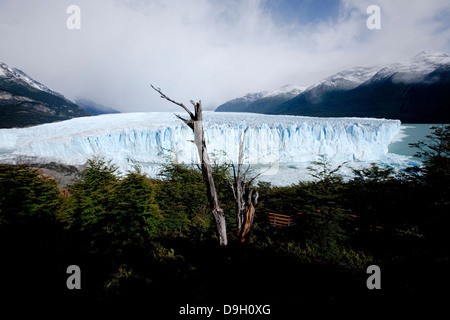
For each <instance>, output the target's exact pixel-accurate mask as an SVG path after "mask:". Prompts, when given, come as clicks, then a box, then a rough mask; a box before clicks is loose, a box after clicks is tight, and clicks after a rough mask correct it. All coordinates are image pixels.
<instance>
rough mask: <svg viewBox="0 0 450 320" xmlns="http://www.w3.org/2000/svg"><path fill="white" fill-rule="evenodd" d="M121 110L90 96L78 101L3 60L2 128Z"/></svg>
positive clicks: (0, 89)
mask: <svg viewBox="0 0 450 320" xmlns="http://www.w3.org/2000/svg"><path fill="white" fill-rule="evenodd" d="M117 112H118V111H117V110H114V109H112V108H108V107H105V106H102V105H100V104H98V103H95V102H93V101H90V100H87V99H77V102H76V103H74V102H72V101H70V100H68V99H66V98H65V97H64V96H63V95H62V94H60V93H58V92H55V91H53V90H51V89H49V88H48V87H46V86H45V85H43V84H42V83H40V82H38V81H36V80H34V79H32V78H31V77H30V76H28V75H27V74H26V73H25V72H23V71H21V70H19V69H16V68H11V67H9V66H8V65H7V64H6V63H4V62H0V128H13V127H27V126H33V125H38V124H43V123H49V122H55V121H61V120H67V119H72V118H76V117H84V116H89V115H98V114H104V113H117Z"/></svg>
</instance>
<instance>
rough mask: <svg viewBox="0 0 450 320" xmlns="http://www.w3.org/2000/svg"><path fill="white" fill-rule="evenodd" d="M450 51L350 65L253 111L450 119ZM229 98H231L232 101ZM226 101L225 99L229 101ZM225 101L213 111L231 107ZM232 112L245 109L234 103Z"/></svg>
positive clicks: (418, 119)
mask: <svg viewBox="0 0 450 320" xmlns="http://www.w3.org/2000/svg"><path fill="white" fill-rule="evenodd" d="M449 79H450V56H449V55H448V54H446V53H441V52H432V51H423V52H421V53H419V54H417V55H415V56H414V57H412V58H411V59H408V60H406V61H403V62H400V63H393V64H390V65H387V66H370V67H354V68H351V69H348V70H344V71H341V72H338V73H336V74H333V75H331V76H329V77H326V78H324V79H322V80H320V81H318V82H317V83H315V84H313V85H311V86H309V87H308V88H306V90H303V91H302V92H301V93H300V94H298V95H297V96H295V97H293V98H291V99H289V100H287V101H282V102H281V103H278V104H276V103H273V104H271V106H270V108H269V107H266V108H261V107H260V108H253V109H252V110H251V111H252V112H258V113H269V114H292V115H305V116H325V117H342V116H344V117H345V116H346V117H348V116H356V117H377V118H378V117H380V118H395V119H401V120H402V121H404V122H428V123H434V122H443V121H444V122H448V121H450V105H449V101H450V80H449ZM231 101H234V100H231ZM231 101H230V102H231ZM229 106H230V104H229V102H227V103H225V104H223V105H222V106H220V107H219V108H218V109H217V111H231V110H230V108H229ZM233 111H242V112H246V111H248V107H246V108H234V109H233Z"/></svg>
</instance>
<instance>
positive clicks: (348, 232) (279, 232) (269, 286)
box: [0, 126, 450, 304]
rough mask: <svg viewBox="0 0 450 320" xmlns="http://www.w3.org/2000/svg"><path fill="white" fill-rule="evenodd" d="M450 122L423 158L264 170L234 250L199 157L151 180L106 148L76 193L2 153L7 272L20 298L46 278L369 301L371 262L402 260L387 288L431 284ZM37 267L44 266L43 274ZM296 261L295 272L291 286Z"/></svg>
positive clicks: (436, 268) (443, 263)
mask: <svg viewBox="0 0 450 320" xmlns="http://www.w3.org/2000/svg"><path fill="white" fill-rule="evenodd" d="M449 129H450V127H449V126H446V127H439V128H436V129H435V131H434V134H433V135H432V136H431V137H430V138H432V140H430V141H426V142H423V143H422V142H420V143H418V144H417V145H416V146H418V147H420V148H421V150H422V151H421V153H420V156H422V157H423V160H424V164H425V166H424V167H423V168H421V169H416V170H410V172H405V173H401V174H397V173H395V172H393V170H392V169H391V168H389V167H379V166H376V165H373V166H372V167H371V168H366V169H363V170H356V171H355V177H354V178H353V179H352V180H350V181H344V180H343V179H342V178H341V177H340V176H338V175H337V174H336V170H335V169H336V168H331V167H330V166H329V165H328V164H327V163H326V161H325V160H324V159H323V160H322V161H319V162H317V163H315V164H313V166H312V167H311V174H312V175H313V176H314V177H315V178H316V180H315V181H314V182H299V183H298V184H295V185H291V186H285V187H273V186H271V185H270V184H268V183H259V184H258V186H257V187H256V188H257V190H258V192H259V194H260V202H259V204H258V206H257V209H256V217H255V221H254V226H253V230H252V232H251V234H250V239H249V243H247V244H245V246H242V245H238V244H237V243H236V242H234V243H233V241H231V242H232V244H231V245H230V246H229V248H226V249H223V248H219V246H218V245H217V239H216V235H215V227H214V222H213V219H212V217H211V214H210V212H209V210H208V203H207V198H206V194H205V185H204V182H203V180H202V176H201V173H200V172H199V170H198V169H197V168H196V167H195V166H189V165H185V164H178V163H173V162H169V163H168V164H167V165H166V166H165V167H164V168H163V170H162V171H161V174H160V178H159V179H150V178H148V177H147V176H145V175H144V174H142V173H141V172H140V171H139V169H136V170H134V171H133V172H128V173H126V174H119V172H118V171H117V168H116V167H115V166H114V165H113V164H111V163H108V162H106V161H104V160H103V159H93V160H90V161H89V164H88V166H87V168H86V170H85V171H84V172H83V179H82V180H80V181H78V182H76V183H74V184H73V185H72V186H71V187H70V188H69V195H68V196H67V194H66V196H63V194H62V193H61V191H60V190H59V189H58V187H57V184H56V182H55V181H54V180H53V179H51V178H49V177H46V176H43V175H42V174H40V172H39V171H37V170H36V169H32V168H29V167H27V166H7V165H0V243H1V244H0V246H1V247H0V249H1V251H0V252H1V256H2V261H3V264H2V269H1V270H0V272H1V274H2V275H4V277H5V278H4V279H3V280H5V281H3V284H4V285H5V286H6V288H10V289H11V288H12V289H11V292H12V293H11V297H13V298H17V299H34V298H35V297H36V296H39V295H40V293H41V292H42V290H43V288H45V289H46V290H47V291H46V292H50V293H49V296H50V298H51V299H53V300H55V301H56V300H64V299H81V301H97V300H101V301H122V302H123V301H125V300H128V301H148V300H150V299H157V300H155V301H160V302H163V301H165V302H167V301H173V302H174V303H175V302H176V303H178V304H179V303H186V302H187V301H188V300H189V301H192V300H193V301H197V302H201V301H209V300H208V299H211V298H212V296H214V297H215V300H214V301H216V302H217V301H219V300H217V299H220V298H222V299H223V298H225V297H224V296H223V295H220V294H219V295H215V294H216V293H217V290H218V286H219V287H220V286H222V287H224V288H226V289H225V290H224V292H230V290H232V289H233V290H234V289H235V288H242V289H243V290H238V291H237V292H235V293H234V295H235V296H234V297H235V298H245V297H246V295H247V294H251V295H252V296H253V297H256V298H258V299H261V301H262V300H264V301H272V302H271V303H276V302H280V301H281V300H286V299H287V300H292V301H297V300H296V299H300V298H301V299H306V298H309V299H313V298H312V297H320V298H319V299H321V300H324V301H327V299H331V298H332V299H340V298H339V296H340V293H339V292H341V293H342V292H345V294H347V295H351V296H352V298H353V299H356V298H358V299H362V300H363V299H366V298H368V296H367V289H365V285H364V281H365V280H364V279H365V268H367V266H368V265H370V264H377V265H380V266H381V268H382V269H383V270H388V271H387V276H386V277H385V278H383V279H387V280H385V281H386V282H383V283H388V285H387V289H385V291H383V293H384V295H379V296H376V297H377V298H378V299H382V300H380V301H382V302H385V301H387V300H389V299H391V298H392V297H394V296H396V295H397V294H398V293H401V294H404V295H406V297H411V295H412V297H422V296H424V295H426V294H429V293H430V290H432V289H434V286H433V284H434V283H437V281H440V283H442V279H440V277H442V275H443V272H444V270H446V268H447V267H448V259H449V250H448V247H447V246H446V244H447V243H448V232H447V230H446V228H447V226H448V224H449V215H448V212H450V201H449V183H448V177H449V172H450V171H449V169H450V167H449V153H448V150H449V149H448V148H449V145H450V143H449V141H450V140H449V138H448V132H449ZM214 175H215V179H216V183H217V187H218V190H219V197H220V201H221V206H222V207H223V208H224V209H225V212H226V213H227V222H228V233H229V239H231V240H233V239H235V236H236V234H235V229H234V227H235V217H234V215H233V214H234V201H233V197H232V194H231V190H230V188H229V184H228V181H229V179H230V176H229V171H228V169H227V167H226V166H215V167H214ZM268 213H280V214H286V215H292V216H294V218H295V220H296V225H295V226H292V227H289V228H274V227H272V226H270V225H269V223H268V219H267V214H268ZM5 262H6V263H5ZM71 264H77V265H79V266H80V267H81V269H82V270H83V272H84V273H83V290H80V292H76V291H70V290H67V289H66V288H65V286H64V284H65V279H66V277H67V275H66V274H65V268H66V267H67V266H68V265H71ZM28 268H33V270H34V271H33V272H34V273H35V274H36V277H35V278H34V280H33V285H32V286H31V287H30V286H29V281H28V280H27V277H26V275H27V272H28ZM272 273H275V274H277V276H276V277H273V278H272V277H270V279H269V278H268V274H272ZM218 274H220V275H221V276H220V277H219V278H220V279H218V278H217V275H218ZM283 274H289V279H290V281H289V282H288V283H284V285H282V284H281V283H280V282H279V280H278V277H282V276H283ZM38 275H39V276H38ZM243 277H244V278H243ZM394 278H395V279H396V281H393V279H394ZM244 279H245V281H244ZM411 279H415V280H414V281H412V280H411ZM6 280H8V281H6ZM389 280H391V284H389ZM392 281H393V282H392ZM344 282H345V283H344ZM392 283H394V284H392ZM317 285H320V286H322V287H323V288H326V289H323V290H319V289H316V286H317ZM299 287H301V288H304V289H298V288H299ZM343 287H345V288H346V289H342V288H343ZM339 288H341V289H339ZM338 289H339V290H341V291H339V290H338ZM27 292H28V295H27ZM344 296H345V295H344ZM344 296H342V298H341V299H344ZM156 297H157V298H156ZM371 297H372V296H371ZM47 298H48V297H47V296H45V295H44V296H43V297H42V299H47ZM369 298H370V297H369ZM372 298H373V297H372ZM383 299H385V300H383ZM405 299H406V298H405ZM342 301H344V300H342ZM257 302H258V303H261V302H260V301H257Z"/></svg>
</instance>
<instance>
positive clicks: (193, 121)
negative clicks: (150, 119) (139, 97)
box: [151, 85, 228, 246]
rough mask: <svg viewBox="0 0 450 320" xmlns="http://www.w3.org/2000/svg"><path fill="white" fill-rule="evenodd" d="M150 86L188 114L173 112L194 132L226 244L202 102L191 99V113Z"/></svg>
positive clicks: (209, 194) (159, 90)
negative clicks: (207, 146)
mask: <svg viewBox="0 0 450 320" xmlns="http://www.w3.org/2000/svg"><path fill="white" fill-rule="evenodd" d="M151 86H152V88H153V89H154V90H155V91H156V92H158V93H159V94H160V95H161V98H163V99H166V100H168V101H170V102H172V103H174V104H176V105H178V106H180V107H182V108H183V109H184V110H185V111H186V112H187V113H188V115H189V119H185V118H183V117H181V116H180V115H178V114H175V116H176V117H177V118H179V119H180V120H181V121H183V122H184V123H185V124H186V125H187V126H188V127H189V128H191V129H192V131H193V132H194V141H193V142H194V143H195V145H196V146H197V151H198V155H199V158H200V161H201V170H202V176H203V181H204V182H205V184H206V189H207V196H208V201H209V204H210V208H211V211H212V214H213V216H214V219H215V222H216V227H217V234H218V237H219V244H220V245H221V246H226V245H227V244H228V238H227V228H226V221H225V214H224V212H223V209H222V208H221V207H220V204H219V196H218V194H217V191H216V186H215V183H214V178H213V175H212V169H211V162H210V160H209V156H208V152H207V149H206V143H205V136H204V132H203V121H202V120H203V119H202V102H201V101H198V102H197V103H195V102H194V101H192V100H191V101H190V102H191V103H192V105H193V106H194V113H192V112H191V111H190V110H189V109H188V108H187V107H186V106H185V105H184V104H182V103H180V102H177V101H174V100H172V99H170V98H169V97H168V96H166V95H165V94H164V93H162V91H161V89H160V88H155V87H154V86H153V85H151Z"/></svg>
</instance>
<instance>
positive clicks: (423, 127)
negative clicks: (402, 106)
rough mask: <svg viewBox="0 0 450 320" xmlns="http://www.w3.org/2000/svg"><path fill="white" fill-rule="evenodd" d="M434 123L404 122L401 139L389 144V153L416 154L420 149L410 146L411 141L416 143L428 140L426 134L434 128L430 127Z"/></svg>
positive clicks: (401, 128)
mask: <svg viewBox="0 0 450 320" xmlns="http://www.w3.org/2000/svg"><path fill="white" fill-rule="evenodd" d="M431 126H434V125H433V124H417V123H414V124H407V123H405V124H402V125H401V127H400V130H401V141H398V142H392V143H391V144H390V145H389V148H388V151H389V153H395V154H399V155H403V156H414V154H415V153H416V152H417V151H418V149H416V148H412V147H410V146H409V145H408V144H409V143H414V142H418V141H426V140H427V138H426V136H427V135H428V134H430V133H431V132H432V131H433V130H431V129H430V127H431Z"/></svg>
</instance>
